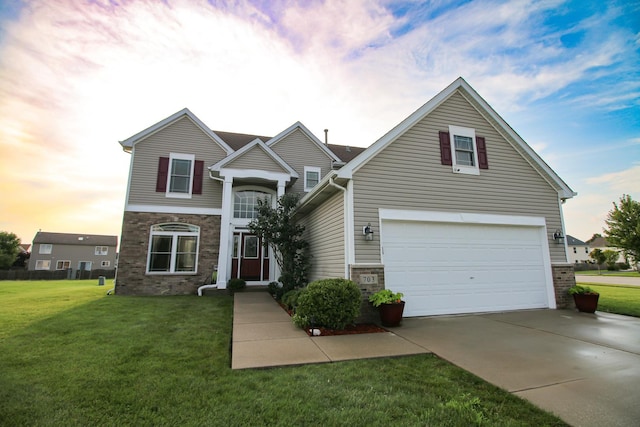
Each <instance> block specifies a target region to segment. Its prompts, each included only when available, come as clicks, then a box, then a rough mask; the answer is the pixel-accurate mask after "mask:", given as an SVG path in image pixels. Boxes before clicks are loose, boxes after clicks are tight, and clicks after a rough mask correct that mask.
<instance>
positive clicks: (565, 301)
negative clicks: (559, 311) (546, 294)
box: [551, 264, 576, 308]
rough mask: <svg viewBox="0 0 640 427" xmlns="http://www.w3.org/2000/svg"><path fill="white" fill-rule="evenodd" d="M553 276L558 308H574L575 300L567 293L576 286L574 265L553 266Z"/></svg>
mask: <svg viewBox="0 0 640 427" xmlns="http://www.w3.org/2000/svg"><path fill="white" fill-rule="evenodd" d="M551 274H552V275H553V288H554V289H555V292H556V307H557V308H572V307H573V298H572V297H571V295H569V294H568V293H567V291H568V290H569V288H570V287H572V286H574V285H575V284H576V275H575V271H574V269H573V264H554V265H552V266H551Z"/></svg>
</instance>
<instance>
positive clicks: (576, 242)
mask: <svg viewBox="0 0 640 427" xmlns="http://www.w3.org/2000/svg"><path fill="white" fill-rule="evenodd" d="M567 245H569V246H588V245H587V244H586V243H585V242H583V241H582V240H580V239H576V238H575V237H573V236H570V235H568V234H567Z"/></svg>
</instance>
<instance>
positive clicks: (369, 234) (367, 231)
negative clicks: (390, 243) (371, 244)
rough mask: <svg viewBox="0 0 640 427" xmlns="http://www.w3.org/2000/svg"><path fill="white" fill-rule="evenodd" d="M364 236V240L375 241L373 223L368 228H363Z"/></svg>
mask: <svg viewBox="0 0 640 427" xmlns="http://www.w3.org/2000/svg"><path fill="white" fill-rule="evenodd" d="M362 234H364V240H366V241H371V240H373V230H372V229H371V223H368V224H367V225H366V226H364V227H362Z"/></svg>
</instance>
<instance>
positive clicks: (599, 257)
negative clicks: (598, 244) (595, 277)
mask: <svg viewBox="0 0 640 427" xmlns="http://www.w3.org/2000/svg"><path fill="white" fill-rule="evenodd" d="M589 258H591V259H592V260H594V261H595V263H596V265H597V266H598V273H599V272H600V265H602V264H604V262H605V261H606V260H607V257H606V256H605V255H604V253H603V252H602V249H597V248H596V249H594V250H592V251H591V253H589Z"/></svg>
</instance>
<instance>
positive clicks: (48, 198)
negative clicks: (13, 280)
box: [0, 0, 640, 243]
mask: <svg viewBox="0 0 640 427" xmlns="http://www.w3.org/2000/svg"><path fill="white" fill-rule="evenodd" d="M458 76H462V77H464V78H465V79H466V80H467V82H468V83H469V84H470V85H471V86H472V87H473V88H474V89H476V90H477V91H478V93H479V94H480V95H481V96H482V97H483V98H484V99H485V100H487V102H488V103H489V104H490V105H491V106H493V108H494V109H495V110H496V111H497V112H498V113H499V114H500V115H501V116H502V117H503V118H504V119H505V120H506V121H507V123H509V124H510V125H511V126H512V127H513V128H514V129H515V130H516V132H518V133H519V134H520V136H522V137H523V139H524V140H525V141H527V142H528V143H529V145H531V146H532V147H533V148H534V149H535V150H536V151H537V152H538V153H539V154H540V155H541V156H542V158H543V159H544V160H545V161H546V162H547V163H548V164H549V165H550V166H551V167H552V168H553V169H554V170H555V171H556V172H557V173H558V174H559V175H560V176H561V177H562V178H563V179H564V180H565V181H566V182H567V183H568V185H569V186H570V187H571V188H572V189H573V190H574V191H576V192H578V196H576V197H575V198H573V199H571V200H569V201H567V203H566V204H565V205H564V218H565V224H566V230H567V233H568V234H571V235H573V236H575V237H577V238H579V239H582V240H586V239H588V238H589V237H591V235H592V234H593V233H601V232H602V228H603V226H604V218H605V217H606V214H607V212H608V211H609V210H610V209H611V208H612V202H614V201H617V200H618V199H619V198H620V197H621V196H622V194H625V193H626V194H630V195H631V196H632V197H633V198H634V199H635V200H639V199H640V2H638V1H629V0H614V1H605V2H602V1H598V0H575V1H562V0H541V1H536V0H512V1H492V0H481V1H447V0H442V1H438V0H434V1H413V0H405V1H391V0H325V1H313V0H310V1H302V0H299V1H286V0H282V1H280V0H273V1H269V0H253V1H240V0H238V1H216V0H211V1H208V2H207V1H196V0H178V1H173V0H165V1H153V0H136V1H115V0H114V1H107V0H97V1H80V0H56V1H28V0H25V1H18V0H0V154H1V155H0V177H1V178H2V179H1V180H0V182H1V183H0V191H1V197H0V212H1V213H2V215H1V217H0V230H2V231H10V232H14V233H16V234H17V235H18V236H19V237H20V238H21V239H22V241H23V242H24V243H31V240H32V239H33V237H34V235H35V233H36V232H37V231H38V230H39V229H42V230H43V231H49V232H70V233H91V234H110V235H118V236H119V235H120V228H121V221H122V211H123V207H124V197H125V192H126V185H127V175H128V169H129V158H130V157H129V155H128V154H125V153H124V152H123V151H122V149H121V147H120V145H119V144H118V141H121V140H124V139H126V138H128V137H130V136H132V135H133V134H135V133H137V132H139V131H141V130H143V129H145V128H147V127H148V126H150V125H152V124H154V123H156V122H158V121H160V120H162V119H164V118H165V117H167V116H169V115H171V114H173V113H175V112H177V111H179V110H181V109H182V108H185V107H187V108H189V109H190V110H191V111H192V112H193V113H194V114H196V115H197V116H198V117H199V118H200V119H201V120H202V121H203V122H204V123H205V124H207V125H208V126H210V127H211V128H212V129H215V130H222V131H230V132H241V133H254V134H259V135H276V134H278V133H279V132H280V131H282V130H284V129H285V128H287V127H288V126H290V125H291V124H293V123H294V122H296V121H301V122H302V123H304V124H305V125H306V126H307V127H308V128H309V129H310V130H311V131H312V132H313V133H315V134H316V136H318V137H319V138H320V139H323V138H324V132H323V129H325V128H328V129H329V139H330V142H331V143H334V144H348V145H353V146H362V147H365V146H369V145H370V144H372V143H373V142H374V141H375V140H377V139H378V138H379V137H381V136H382V135H383V134H384V133H386V132H387V131H388V130H390V129H391V128H392V127H393V126H395V125H396V124H398V123H399V122H400V121H402V120H403V119H404V118H405V117H406V116H408V115H409V114H411V113H412V112H413V111H415V110H416V109H417V108H419V107H420V106H421V105H422V104H424V103H425V102H426V101H428V100H429V99H430V98H431V97H433V96H434V95H435V94H436V93H438V92H439V91H440V90H442V89H443V88H445V87H446V86H447V85H448V84H450V83H451V82H452V81H453V80H455V79H456V78H457V77H458Z"/></svg>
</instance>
